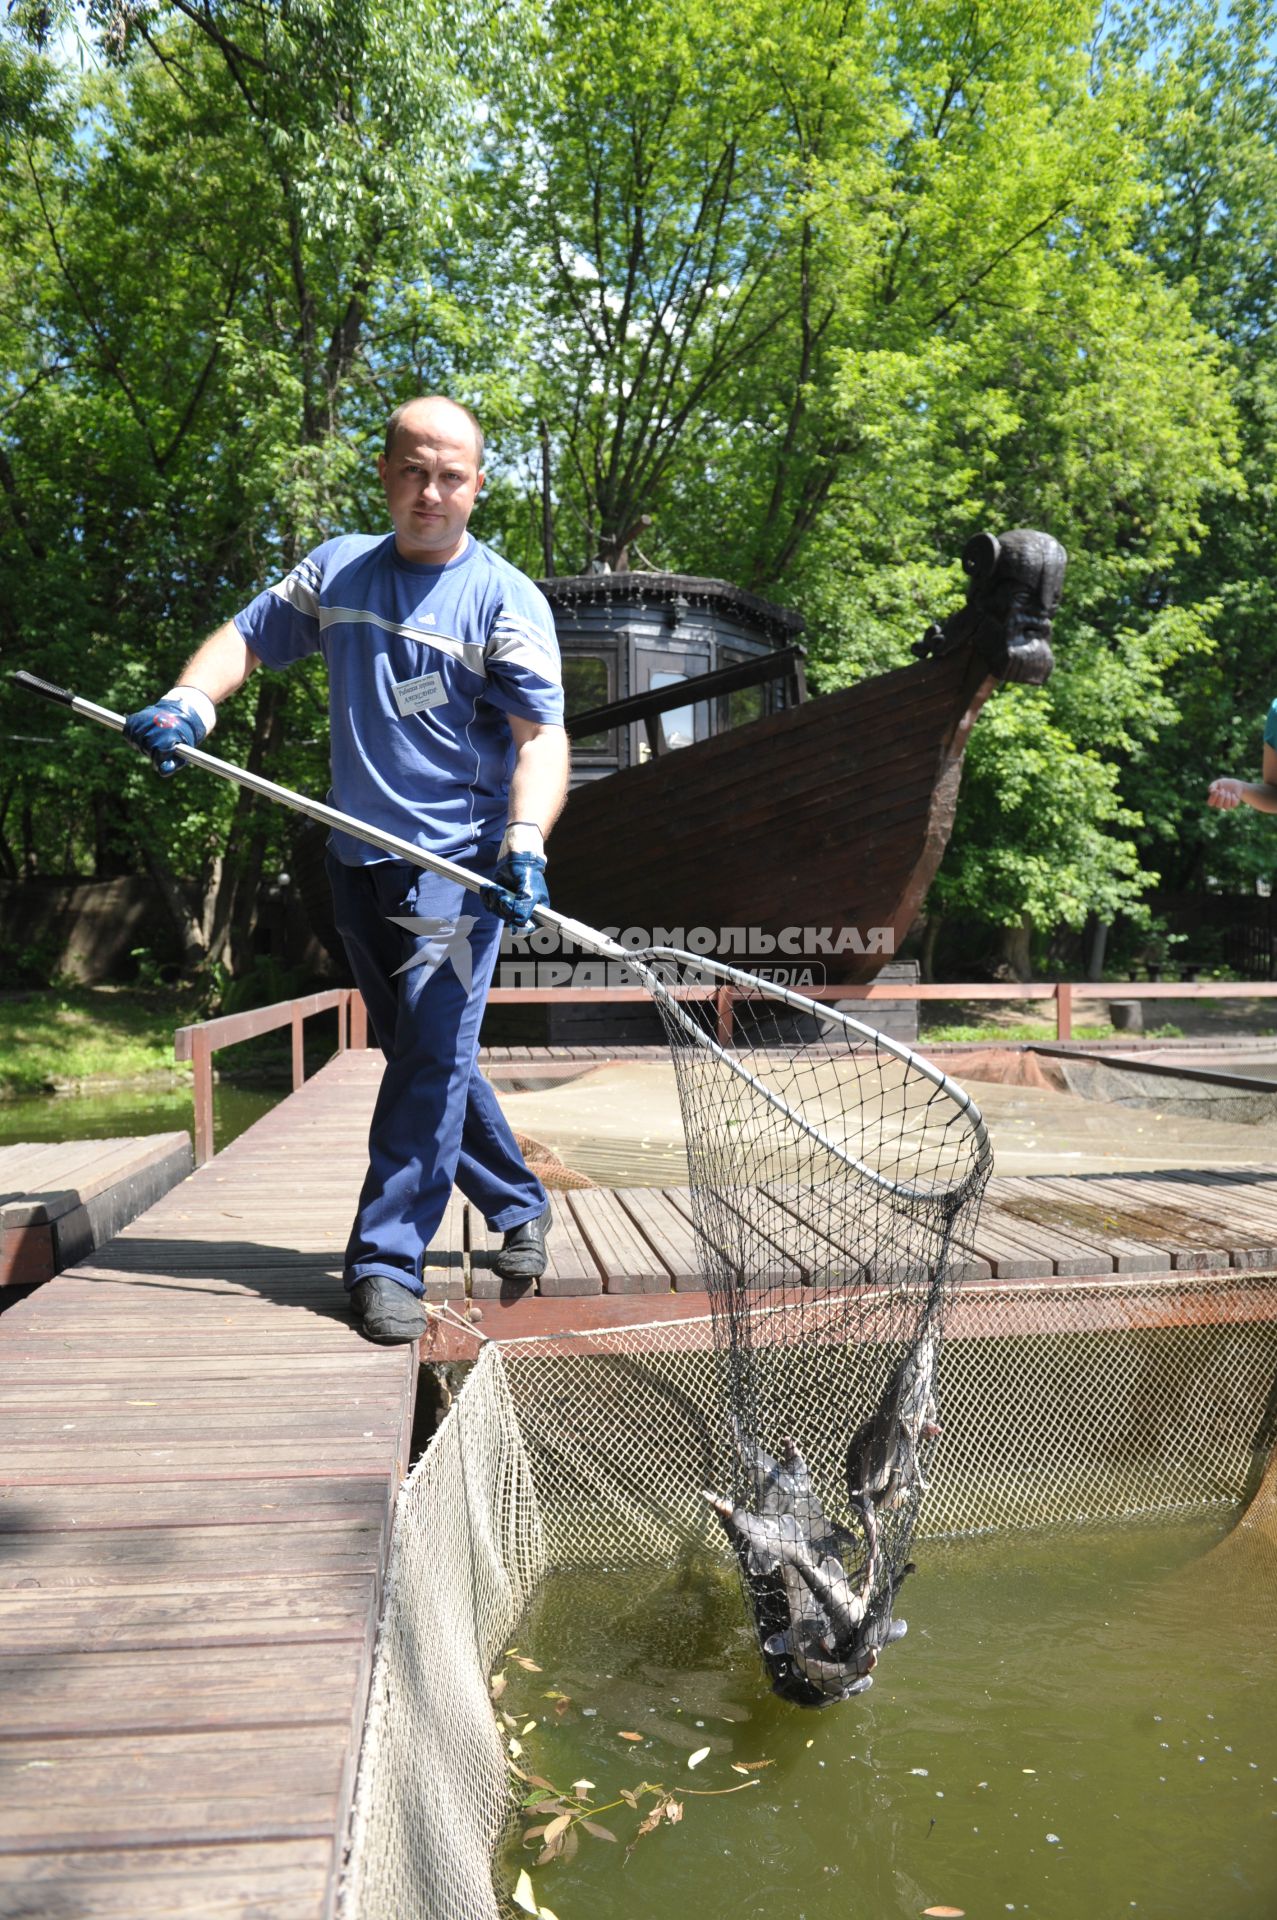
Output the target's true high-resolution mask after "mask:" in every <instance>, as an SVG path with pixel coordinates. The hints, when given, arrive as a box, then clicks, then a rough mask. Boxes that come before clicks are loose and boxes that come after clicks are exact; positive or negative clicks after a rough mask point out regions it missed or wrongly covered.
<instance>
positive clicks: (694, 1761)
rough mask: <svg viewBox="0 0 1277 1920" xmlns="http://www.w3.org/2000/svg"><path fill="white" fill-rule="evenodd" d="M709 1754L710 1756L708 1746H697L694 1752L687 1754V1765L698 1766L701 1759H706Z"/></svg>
mask: <svg viewBox="0 0 1277 1920" xmlns="http://www.w3.org/2000/svg"><path fill="white" fill-rule="evenodd" d="M709 1756H710V1749H709V1748H708V1747H697V1749H696V1751H695V1753H689V1754H688V1756H687V1764H688V1766H689V1767H699V1766H700V1764H701V1761H702V1760H708V1759H709Z"/></svg>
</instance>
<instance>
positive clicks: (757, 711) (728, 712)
mask: <svg viewBox="0 0 1277 1920" xmlns="http://www.w3.org/2000/svg"><path fill="white" fill-rule="evenodd" d="M764 657H765V656H762V655H760V654H757V653H745V652H743V651H740V650H738V649H737V648H735V647H720V648H719V653H718V664H719V666H720V667H739V666H745V665H747V664H748V665H750V666H752V665H754V664H755V662H757V661H758V660H760V659H762V658H764ZM784 705H785V686H784V682H783V681H780V680H763V681H760V682H759V683H758V684H757V685H756V686H752V687H737V688H736V690H735V691H734V692H733V693H725V694H724V695H723V696H722V698H721V699H720V700H719V701H718V731H719V732H720V733H730V731H731V729H732V728H733V727H744V726H747V725H748V724H749V722H750V721H751V720H762V719H763V718H764V717H765V716H766V715H767V714H769V713H776V712H777V711H778V710H779V709H780V708H781V707H783V706H784Z"/></svg>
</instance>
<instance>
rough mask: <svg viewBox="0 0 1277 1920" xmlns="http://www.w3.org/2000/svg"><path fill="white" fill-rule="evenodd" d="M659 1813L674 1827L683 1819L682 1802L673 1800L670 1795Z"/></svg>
mask: <svg viewBox="0 0 1277 1920" xmlns="http://www.w3.org/2000/svg"><path fill="white" fill-rule="evenodd" d="M661 1811H662V1812H663V1813H664V1815H665V1818H666V1819H667V1820H668V1821H669V1823H670V1825H671V1826H672V1827H676V1826H677V1825H678V1823H679V1821H680V1820H681V1819H682V1818H683V1802H682V1801H681V1800H675V1799H674V1797H673V1795H671V1796H670V1798H669V1799H668V1800H667V1801H666V1802H665V1805H664V1807H663V1808H662V1809H661Z"/></svg>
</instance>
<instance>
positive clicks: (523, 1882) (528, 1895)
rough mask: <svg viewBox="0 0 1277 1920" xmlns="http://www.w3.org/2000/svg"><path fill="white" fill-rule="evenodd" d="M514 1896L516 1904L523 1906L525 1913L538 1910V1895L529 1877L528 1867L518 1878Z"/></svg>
mask: <svg viewBox="0 0 1277 1920" xmlns="http://www.w3.org/2000/svg"><path fill="white" fill-rule="evenodd" d="M513 1898H514V1904H515V1906H516V1907H522V1908H523V1911H524V1912H525V1913H535V1912H536V1910H537V1900H536V1895H535V1894H534V1893H533V1891H532V1882H531V1880H530V1879H529V1878H528V1872H527V1868H526V1867H525V1868H524V1870H523V1872H522V1873H521V1874H520V1875H519V1877H518V1879H517V1880H516V1881H515V1885H514V1896H513Z"/></svg>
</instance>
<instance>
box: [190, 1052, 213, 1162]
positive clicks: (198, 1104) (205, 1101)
mask: <svg viewBox="0 0 1277 1920" xmlns="http://www.w3.org/2000/svg"><path fill="white" fill-rule="evenodd" d="M191 1066H192V1069H193V1075H192V1078H193V1081H194V1085H193V1087H192V1099H193V1103H194V1108H195V1164H196V1166H197V1167H202V1166H203V1165H204V1164H205V1162H206V1161H208V1160H211V1159H212V1158H213V1049H212V1048H211V1047H210V1045H209V1043H208V1035H207V1034H206V1033H203V1032H201V1030H200V1029H199V1028H198V1027H196V1029H195V1031H194V1032H193V1033H192V1035H191Z"/></svg>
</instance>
